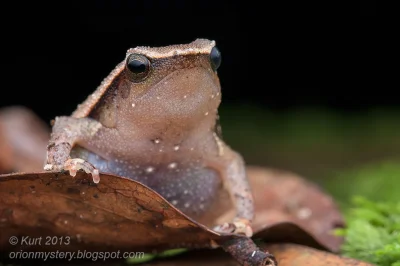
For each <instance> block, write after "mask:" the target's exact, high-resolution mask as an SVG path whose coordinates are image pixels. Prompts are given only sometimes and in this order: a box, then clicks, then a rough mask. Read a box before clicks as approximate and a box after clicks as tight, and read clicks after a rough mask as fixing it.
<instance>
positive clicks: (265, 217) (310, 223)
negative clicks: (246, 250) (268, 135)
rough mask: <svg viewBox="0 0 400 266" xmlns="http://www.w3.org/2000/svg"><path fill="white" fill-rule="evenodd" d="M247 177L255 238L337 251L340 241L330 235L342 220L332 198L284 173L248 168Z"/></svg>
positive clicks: (341, 224) (342, 222)
mask: <svg viewBox="0 0 400 266" xmlns="http://www.w3.org/2000/svg"><path fill="white" fill-rule="evenodd" d="M248 176H249V180H250V184H251V187H252V189H253V194H254V197H255V208H256V218H255V220H254V223H253V227H254V231H255V232H257V234H256V235H255V237H256V238H257V237H258V238H262V239H268V240H269V241H279V242H292V243H299V244H305V245H308V246H312V247H318V248H322V247H324V248H326V249H328V250H330V251H334V252H337V251H338V250H339V247H340V244H341V243H342V238H340V237H337V236H335V235H333V234H332V232H333V230H334V229H335V228H337V227H341V226H343V225H344V220H343V217H342V215H341V214H340V212H339V210H338V208H337V206H336V204H335V203H334V201H333V199H332V197H330V196H329V195H327V194H326V193H324V192H323V191H322V190H321V189H320V188H318V187H317V186H316V185H314V184H313V183H311V182H309V181H307V180H305V179H303V178H301V177H299V176H298V175H296V174H293V173H290V172H286V171H277V170H269V169H265V168H260V167H249V168H248ZM294 225H297V226H298V227H297V226H294ZM299 228H301V230H299Z"/></svg>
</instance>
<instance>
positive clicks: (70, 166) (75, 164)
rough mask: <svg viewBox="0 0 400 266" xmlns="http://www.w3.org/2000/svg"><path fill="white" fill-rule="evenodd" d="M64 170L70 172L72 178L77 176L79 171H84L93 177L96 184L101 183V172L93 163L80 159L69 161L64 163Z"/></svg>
mask: <svg viewBox="0 0 400 266" xmlns="http://www.w3.org/2000/svg"><path fill="white" fill-rule="evenodd" d="M63 168H64V170H68V171H69V174H70V175H71V176H75V175H76V172H78V171H79V170H83V171H85V172H86V173H87V174H91V175H92V178H93V182H94V183H99V182H100V175H99V170H98V169H96V168H95V167H94V166H93V165H92V164H91V163H89V162H87V161H85V160H83V159H80V158H74V159H68V160H67V161H66V162H65V163H64V167H63Z"/></svg>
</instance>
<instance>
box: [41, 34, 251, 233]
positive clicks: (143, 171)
mask: <svg viewBox="0 0 400 266" xmlns="http://www.w3.org/2000/svg"><path fill="white" fill-rule="evenodd" d="M221 58H222V57H221V52H220V51H219V49H218V48H217V46H216V42H215V41H214V40H209V39H200V38H199V39H196V40H194V41H192V42H190V43H186V44H177V45H167V46H157V47H149V46H138V47H135V48H130V49H129V50H128V51H127V52H126V56H125V58H124V60H123V61H122V62H120V63H119V64H118V65H117V66H116V67H115V69H114V70H113V71H112V72H111V73H110V74H109V75H108V76H107V77H106V78H105V79H104V80H103V81H102V82H101V84H100V85H99V86H98V88H97V89H96V90H95V91H94V92H93V93H92V94H91V95H89V96H88V97H87V99H86V100H85V101H84V102H83V103H81V104H79V105H78V107H77V108H76V110H75V111H74V112H73V113H72V114H71V115H70V116H57V117H55V119H54V120H53V121H52V132H51V137H50V140H49V142H48V145H47V155H46V159H45V163H44V170H46V171H66V172H67V171H69V174H70V175H71V176H75V175H76V173H77V171H85V172H87V173H89V174H91V176H92V179H93V183H95V184H96V183H98V182H100V173H110V174H115V175H118V176H123V177H126V178H129V179H132V180H134V181H137V182H139V183H141V184H144V185H146V186H148V187H150V188H151V189H153V190H154V191H156V192H157V193H159V194H160V195H161V196H162V197H164V198H165V199H166V200H167V201H168V202H170V203H171V204H173V205H174V206H175V207H176V208H177V209H179V210H180V211H182V212H183V213H185V214H186V215H188V216H189V217H199V216H201V215H205V214H206V213H207V211H208V209H209V207H210V206H211V205H212V204H213V201H215V200H217V195H218V193H219V192H220V191H221V189H225V190H226V191H227V192H228V193H227V194H228V198H227V200H228V201H230V203H231V204H232V206H233V207H234V208H233V209H234V211H235V215H234V216H233V217H232V218H231V219H230V220H229V221H221V222H220V223H219V224H216V225H214V227H213V229H214V230H215V231H216V232H219V233H221V234H228V233H233V234H241V235H245V236H247V237H251V236H252V235H253V230H252V227H251V223H252V220H253V218H254V204H253V195H252V191H251V187H250V185H249V181H248V179H247V175H246V166H245V162H244V159H243V156H241V154H240V153H238V152H237V151H235V150H233V149H232V148H231V147H230V146H229V145H228V144H226V143H225V142H224V141H223V139H222V134H221V126H220V123H219V115H218V109H219V106H220V103H221V84H220V80H219V77H218V72H217V70H218V69H219V67H220V65H221V61H222V60H221Z"/></svg>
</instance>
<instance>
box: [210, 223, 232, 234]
mask: <svg viewBox="0 0 400 266" xmlns="http://www.w3.org/2000/svg"><path fill="white" fill-rule="evenodd" d="M213 229H214V231H216V232H218V233H221V234H232V233H233V232H235V230H236V226H235V225H234V224H233V223H223V224H220V225H217V226H215V227H214V228H213Z"/></svg>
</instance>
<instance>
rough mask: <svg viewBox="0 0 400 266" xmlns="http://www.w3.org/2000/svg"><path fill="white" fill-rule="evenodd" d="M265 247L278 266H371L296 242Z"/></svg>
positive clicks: (370, 265)
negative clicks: (273, 256) (272, 255)
mask: <svg viewBox="0 0 400 266" xmlns="http://www.w3.org/2000/svg"><path fill="white" fill-rule="evenodd" d="M265 248H266V249H268V250H269V251H270V252H272V254H274V255H275V257H276V259H277V261H278V264H279V266H306V265H307V266H308V265H313V266H326V265H329V266H346V265H352V266H372V264H369V263H366V262H362V261H358V260H354V259H350V258H344V257H341V256H338V255H335V254H332V253H328V252H324V251H320V250H316V249H313V248H310V247H305V246H300V245H296V244H275V245H266V246H265Z"/></svg>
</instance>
